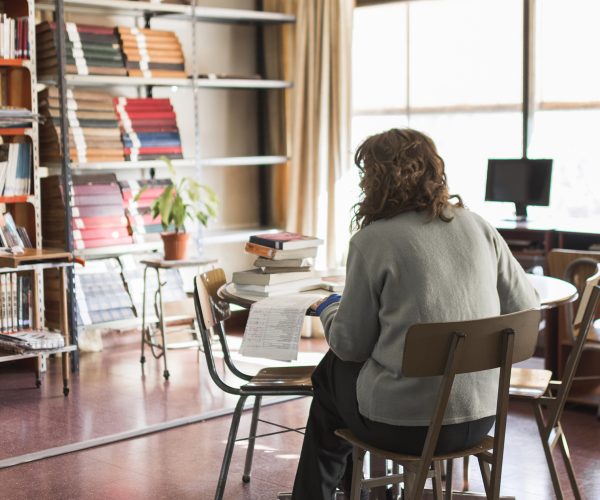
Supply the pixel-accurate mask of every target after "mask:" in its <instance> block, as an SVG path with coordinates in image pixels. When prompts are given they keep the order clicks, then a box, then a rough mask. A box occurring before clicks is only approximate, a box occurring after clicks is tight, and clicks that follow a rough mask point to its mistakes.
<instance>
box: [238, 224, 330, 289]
mask: <svg viewBox="0 0 600 500" xmlns="http://www.w3.org/2000/svg"><path fill="white" fill-rule="evenodd" d="M322 243H323V241H322V240H320V239H319V238H314V237H312V236H304V235H301V234H297V233H288V232H280V233H272V234H259V235H256V236H251V237H250V241H248V242H247V243H246V252H247V253H250V254H253V255H256V256H257V259H256V260H255V261H254V269H248V270H246V271H238V272H235V273H233V280H232V281H233V283H234V284H235V288H236V291H237V292H238V293H241V294H243V295H252V296H256V297H270V296H274V295H283V294H286V293H293V292H297V291H300V290H308V289H311V288H316V287H318V286H319V285H320V283H321V278H319V277H318V276H317V275H316V273H315V272H313V271H312V268H311V264H312V261H311V259H312V258H314V257H315V256H316V255H317V249H318V247H319V245H321V244H322Z"/></svg>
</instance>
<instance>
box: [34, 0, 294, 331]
mask: <svg viewBox="0 0 600 500" xmlns="http://www.w3.org/2000/svg"><path fill="white" fill-rule="evenodd" d="M189 3H190V4H195V3H196V2H194V1H192V0H190V2H189ZM36 9H38V11H39V12H40V13H41V15H42V19H49V18H48V14H45V13H49V14H51V16H52V19H54V21H55V22H56V23H57V35H58V36H57V38H58V39H59V40H62V46H61V42H59V43H58V45H59V46H58V47H57V53H58V55H59V57H58V60H59V68H58V71H57V74H56V76H54V77H48V76H44V77H41V76H40V83H41V84H43V85H56V86H58V88H59V89H60V90H59V92H60V93H61V94H62V95H63V101H62V102H63V103H64V102H65V99H64V97H65V96H66V94H67V90H69V89H73V91H74V92H75V91H76V90H77V89H81V90H87V89H91V90H94V89H102V90H104V91H108V92H110V89H111V88H113V89H114V91H113V92H112V93H113V94H115V95H123V94H121V92H123V89H131V90H130V91H127V95H131V92H136V91H137V95H138V96H144V95H147V96H154V95H155V94H154V90H155V89H156V90H157V91H160V89H163V92H168V91H170V90H175V89H184V90H185V89H187V90H186V92H188V93H189V94H186V95H190V96H193V101H194V109H193V111H192V109H191V105H190V106H188V108H186V111H187V113H186V114H187V115H188V116H187V118H188V120H187V122H188V124H189V122H190V121H191V120H189V118H190V115H192V113H193V115H194V117H193V118H194V120H193V127H191V126H190V127H188V129H189V130H193V136H194V137H193V140H194V144H193V148H192V147H190V144H188V145H187V149H186V150H185V156H184V158H183V159H175V160H172V161H173V165H174V166H175V168H176V169H178V170H180V169H190V170H184V172H186V173H185V174H184V175H190V174H188V173H187V172H189V171H193V172H194V173H193V175H194V176H195V177H196V178H198V179H199V180H200V181H204V182H206V181H205V179H204V169H212V170H210V171H214V172H216V171H217V170H219V169H228V168H231V167H233V168H234V169H235V168H239V167H258V169H259V170H258V181H259V182H263V181H261V180H260V178H261V176H262V173H264V171H265V169H268V168H277V166H278V165H283V164H285V163H287V162H288V161H289V158H288V157H287V156H286V155H274V154H269V151H266V150H264V148H263V147H262V142H261V141H262V137H261V135H260V132H258V129H259V125H260V123H254V122H253V123H252V127H254V128H255V129H256V132H254V133H256V140H257V144H258V150H259V154H250V155H240V154H235V155H231V156H228V155H223V156H209V155H206V156H204V157H202V156H201V155H200V152H201V151H203V149H204V146H205V145H204V144H202V139H201V137H200V127H201V124H202V123H205V124H207V123H210V122H211V120H212V118H214V115H213V117H211V116H210V115H205V114H203V112H204V110H201V112H200V113H198V95H199V93H200V92H211V91H227V90H231V91H235V92H237V91H241V92H243V91H250V92H256V94H252V95H253V96H256V102H257V105H258V107H259V109H260V107H261V106H262V105H263V103H264V101H262V100H261V99H262V98H261V96H260V95H261V94H262V93H263V92H267V91H285V90H286V89H290V88H292V86H293V84H292V82H290V81H285V80H277V79H267V78H256V77H255V76H254V75H252V77H249V78H243V77H238V76H235V77H232V78H227V77H223V75H218V74H217V75H213V74H211V73H209V72H207V74H206V77H204V75H201V76H202V77H201V76H198V75H199V73H200V72H199V71H198V70H197V67H198V66H197V63H198V61H197V59H198V54H197V50H198V45H197V42H196V38H197V33H196V30H197V26H198V25H200V24H201V23H216V24H224V25H232V24H234V25H247V26H249V27H251V28H243V29H256V33H257V34H258V37H257V38H256V39H257V41H258V39H259V38H260V34H259V33H260V30H261V29H262V28H261V27H262V26H267V25H282V24H287V23H294V22H295V18H294V16H290V15H286V14H280V13H276V12H263V11H257V10H247V9H235V8H219V7H204V6H197V7H194V6H193V5H189V4H187V5H184V4H171V3H165V4H163V3H159V2H150V1H128V0H105V1H103V2H98V1H97V0H37V1H36ZM65 15H67V16H68V18H67V20H68V21H71V22H77V20H78V19H79V18H78V17H77V16H80V18H81V19H82V21H81V22H82V23H86V22H87V23H90V22H93V21H91V19H93V17H94V16H102V17H104V18H110V21H107V22H106V26H111V27H112V26H115V25H117V24H127V22H125V23H123V21H122V19H123V16H127V17H129V18H131V19H132V20H133V21H132V22H133V25H135V26H138V27H140V28H141V26H144V27H146V28H153V27H154V24H155V21H156V22H157V23H158V29H166V30H171V31H178V30H179V28H178V27H179V26H187V27H186V28H185V29H186V30H191V34H192V40H191V43H192V50H191V52H190V51H188V53H187V54H186V69H187V72H188V74H190V73H191V74H193V75H195V76H191V77H188V78H160V77H138V76H112V75H95V74H94V75H75V74H66V73H67V72H66V57H65V42H64V40H66V38H65V37H64V31H63V32H61V31H59V27H58V25H60V24H62V20H64V19H65ZM115 17H116V18H118V19H121V21H115V20H114V18H115ZM97 24H103V23H102V21H100V22H98V23H97ZM252 27H254V28H252ZM223 29H226V28H223ZM240 29H242V28H240ZM188 33H189V31H188ZM255 37H256V35H255ZM188 42H189V37H188ZM188 49H189V45H188ZM257 50H258V49H257ZM190 55H191V56H190ZM223 55H224V56H225V57H227V54H226V53H225V54H223ZM253 57H255V58H256V61H259V60H260V58H259V57H258V56H257V55H256V54H254V55H253ZM257 66H258V69H260V63H258V64H257ZM206 69H209V70H210V68H206ZM232 73H234V74H236V75H237V72H233V71H232ZM246 74H249V73H246ZM262 76H263V77H264V76H266V75H262ZM159 95H160V94H159ZM203 95H204V94H203ZM206 95H208V94H206ZM215 95H216V94H215ZM65 109H66V108H65V107H63V108H62V113H61V130H62V131H63V133H62V137H63V139H62V140H63V141H64V137H65V136H68V134H66V133H65V131H67V130H68V129H69V123H68V120H67V119H66V117H65V115H66V113H65ZM179 113H181V110H180V112H179ZM198 115H200V116H198ZM178 118H179V114H178ZM62 146H63V148H62V150H63V151H65V147H64V146H65V143H64V142H63V144H62ZM192 149H193V150H192ZM240 152H241V151H240ZM63 156H64V155H63ZM43 167H44V169H47V172H48V174H55V173H60V174H61V175H62V176H63V178H64V180H65V182H66V184H65V186H64V191H65V193H69V196H70V193H71V191H70V189H69V186H71V185H72V183H71V181H70V177H71V176H77V175H83V174H92V173H94V174H96V173H115V174H117V175H119V177H120V178H124V179H131V178H132V176H134V175H140V176H141V177H143V178H147V177H148V176H150V177H153V176H154V175H156V176H157V177H160V176H164V174H165V165H164V164H163V163H162V162H161V161H159V160H145V161H90V162H85V163H82V162H78V161H75V160H73V159H69V158H63V159H62V161H61V163H60V164H58V163H56V162H45V163H44V164H43ZM237 171H238V172H239V170H237ZM261 172H262V173H261ZM211 175H212V174H211ZM219 175H228V174H219ZM231 175H234V174H231ZM249 175H255V174H254V173H252V174H249ZM121 176H122V177H121ZM252 188H253V189H255V190H256V194H255V195H253V196H254V197H255V200H257V202H259V203H260V200H261V196H260V194H261V193H260V192H259V187H258V186H256V187H254V186H253V187H252ZM223 202H224V203H227V202H228V200H223ZM67 204H68V203H67ZM258 212H260V213H262V212H264V211H263V210H262V209H260V207H259V210H258ZM66 217H67V219H70V215H69V214H68V213H67V214H66ZM257 218H258V219H260V220H257V222H256V224H255V228H249V227H247V226H246V225H245V223H244V225H235V223H234V225H231V226H230V227H232V228H237V229H224V230H219V231H216V232H211V231H206V232H204V233H203V237H202V241H203V244H206V245H217V246H218V245H227V244H230V243H232V242H236V243H237V242H240V243H241V242H242V241H243V239H242V237H240V234H244V235H245V236H244V238H246V237H247V235H248V234H252V233H253V232H256V230H258V226H261V225H262V224H263V217H262V216H261V215H260V214H258V217H257ZM240 228H241V229H240ZM260 230H261V231H265V228H264V227H262V228H260ZM213 233H218V234H213ZM67 242H68V243H67V248H68V249H71V250H72V251H73V241H72V235H68V236H67ZM160 248H161V244H160V242H158V243H135V244H133V245H124V246H118V245H117V246H110V247H103V248H91V249H81V250H74V251H73V253H74V255H75V256H77V257H81V258H82V259H85V260H101V259H110V258H113V259H114V258H117V257H119V256H120V255H123V254H129V255H140V254H144V253H147V252H153V251H157V250H159V249H160ZM73 279H74V278H73ZM73 302H74V301H73ZM71 315H72V317H75V316H76V311H74V310H73V311H72V313H71ZM126 323H127V324H128V325H129V324H132V323H133V322H132V321H130V320H127V321H126ZM104 324H106V325H111V324H112V325H119V324H120V322H119V320H117V321H109V322H105V323H104ZM92 326H94V327H95V326H97V325H92ZM72 331H73V332H74V334H75V335H74V338H76V332H77V330H76V325H75V324H74V323H72Z"/></svg>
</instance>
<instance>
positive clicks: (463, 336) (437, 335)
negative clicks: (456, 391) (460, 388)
mask: <svg viewBox="0 0 600 500" xmlns="http://www.w3.org/2000/svg"><path fill="white" fill-rule="evenodd" d="M539 322H540V311H539V310H537V309H532V310H528V311H521V312H517V313H513V314H506V315H503V316H497V317H492V318H485V319H478V320H470V321H457V322H451V323H429V324H418V325H414V326H411V327H410V328H409V329H408V332H407V334H406V340H405V344H404V356H403V361H402V375H403V376H405V377H431V376H439V375H443V377H442V381H441V384H440V389H439V394H438V397H437V399H436V405H435V409H434V412H433V415H432V419H431V423H430V425H429V430H428V432H427V437H426V439H425V444H424V446H423V453H422V455H421V460H422V463H424V464H430V463H431V460H432V458H433V454H434V451H435V447H436V445H437V441H438V437H439V433H440V429H441V427H442V422H443V419H444V413H445V412H446V407H447V405H448V399H449V398H450V391H451V390H452V384H453V383H454V378H455V376H456V375H457V374H460V373H471V372H476V371H482V370H490V369H493V368H500V376H499V383H498V395H497V402H496V429H495V432H494V447H493V451H492V454H491V458H490V463H491V466H492V471H491V475H490V485H489V491H492V492H499V491H500V478H501V474H502V457H503V454H504V436H505V432H506V415H507V411H508V390H509V386H510V370H511V366H512V363H513V362H515V363H516V362H517V361H523V360H525V359H527V358H529V357H531V356H532V355H533V351H534V349H535V344H536V340H537V336H538V328H539Z"/></svg>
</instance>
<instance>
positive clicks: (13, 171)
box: [0, 142, 31, 196]
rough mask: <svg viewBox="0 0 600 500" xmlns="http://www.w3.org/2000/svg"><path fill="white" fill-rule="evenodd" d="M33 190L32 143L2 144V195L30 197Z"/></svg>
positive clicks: (0, 169) (0, 168)
mask: <svg viewBox="0 0 600 500" xmlns="http://www.w3.org/2000/svg"><path fill="white" fill-rule="evenodd" d="M30 190H31V143H29V142H21V143H17V142H13V143H10V144H0V194H2V195H4V196H18V195H28V194H29V193H30Z"/></svg>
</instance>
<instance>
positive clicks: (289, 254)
mask: <svg viewBox="0 0 600 500" xmlns="http://www.w3.org/2000/svg"><path fill="white" fill-rule="evenodd" d="M317 249H318V247H308V248H297V249H295V250H278V249H276V248H270V247H266V246H264V245H257V244H256V243H251V242H247V243H246V246H245V248H244V250H245V251H246V253H250V254H253V255H258V256H259V257H265V258H267V259H272V260H283V259H297V258H305V257H308V258H312V257H316V256H317Z"/></svg>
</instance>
